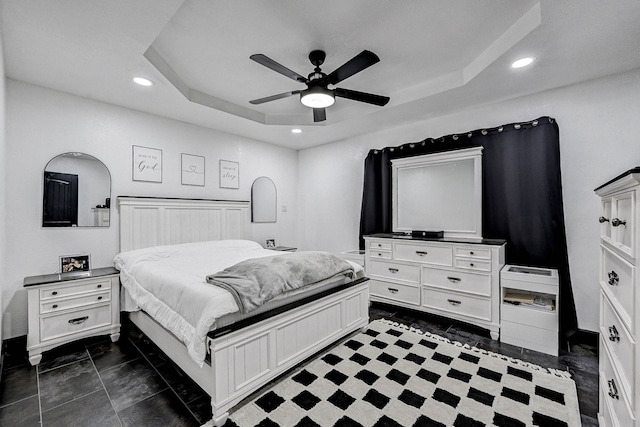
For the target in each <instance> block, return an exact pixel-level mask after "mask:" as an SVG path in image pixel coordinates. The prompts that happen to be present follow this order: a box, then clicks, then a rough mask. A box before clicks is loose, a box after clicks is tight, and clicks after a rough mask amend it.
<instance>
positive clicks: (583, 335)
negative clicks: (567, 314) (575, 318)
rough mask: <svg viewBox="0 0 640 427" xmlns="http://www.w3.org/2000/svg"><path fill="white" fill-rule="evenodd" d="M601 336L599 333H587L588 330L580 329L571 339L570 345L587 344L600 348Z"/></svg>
mask: <svg viewBox="0 0 640 427" xmlns="http://www.w3.org/2000/svg"><path fill="white" fill-rule="evenodd" d="M599 339H600V334H599V333H598V332H593V331H587V330H586V329H578V331H577V332H576V333H575V334H573V335H571V337H570V338H569V343H570V344H586V345H589V346H592V347H595V348H598V340H599Z"/></svg>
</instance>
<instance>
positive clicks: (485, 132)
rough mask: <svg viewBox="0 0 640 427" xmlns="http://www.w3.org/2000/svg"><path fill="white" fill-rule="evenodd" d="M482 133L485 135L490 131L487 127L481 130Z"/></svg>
mask: <svg viewBox="0 0 640 427" xmlns="http://www.w3.org/2000/svg"><path fill="white" fill-rule="evenodd" d="M480 133H481V134H483V135H486V134H488V133H489V132H487V130H486V129H482V132H480Z"/></svg>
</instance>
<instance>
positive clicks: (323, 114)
mask: <svg viewBox="0 0 640 427" xmlns="http://www.w3.org/2000/svg"><path fill="white" fill-rule="evenodd" d="M325 120H327V109H326V108H314V109H313V121H314V122H324V121H325Z"/></svg>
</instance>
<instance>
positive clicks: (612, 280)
mask: <svg viewBox="0 0 640 427" xmlns="http://www.w3.org/2000/svg"><path fill="white" fill-rule="evenodd" d="M608 276H609V284H610V285H611V286H615V285H617V284H618V283H620V277H619V276H618V273H616V272H615V271H613V270H611V272H610V273H608Z"/></svg>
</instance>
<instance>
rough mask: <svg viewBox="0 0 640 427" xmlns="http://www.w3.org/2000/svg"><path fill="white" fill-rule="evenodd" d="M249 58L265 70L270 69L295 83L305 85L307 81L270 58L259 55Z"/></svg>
mask: <svg viewBox="0 0 640 427" xmlns="http://www.w3.org/2000/svg"><path fill="white" fill-rule="evenodd" d="M249 58H251V59H253V60H254V61H256V62H257V63H258V64H261V65H264V66H265V67H267V68H271V69H272V70H273V71H275V72H276V73H280V74H282V75H283V76H286V77H289V78H290V79H293V80H295V81H297V82H300V83H305V82H306V81H307V79H306V78H305V77H303V76H301V75H300V74H298V73H296V72H295V71H292V70H290V69H288V68H287V67H285V66H284V65H280V64H278V63H277V62H276V61H274V60H273V59H271V58H269V57H267V56H265V55H263V54H261V53H257V54H255V55H251V56H250V57H249Z"/></svg>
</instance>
